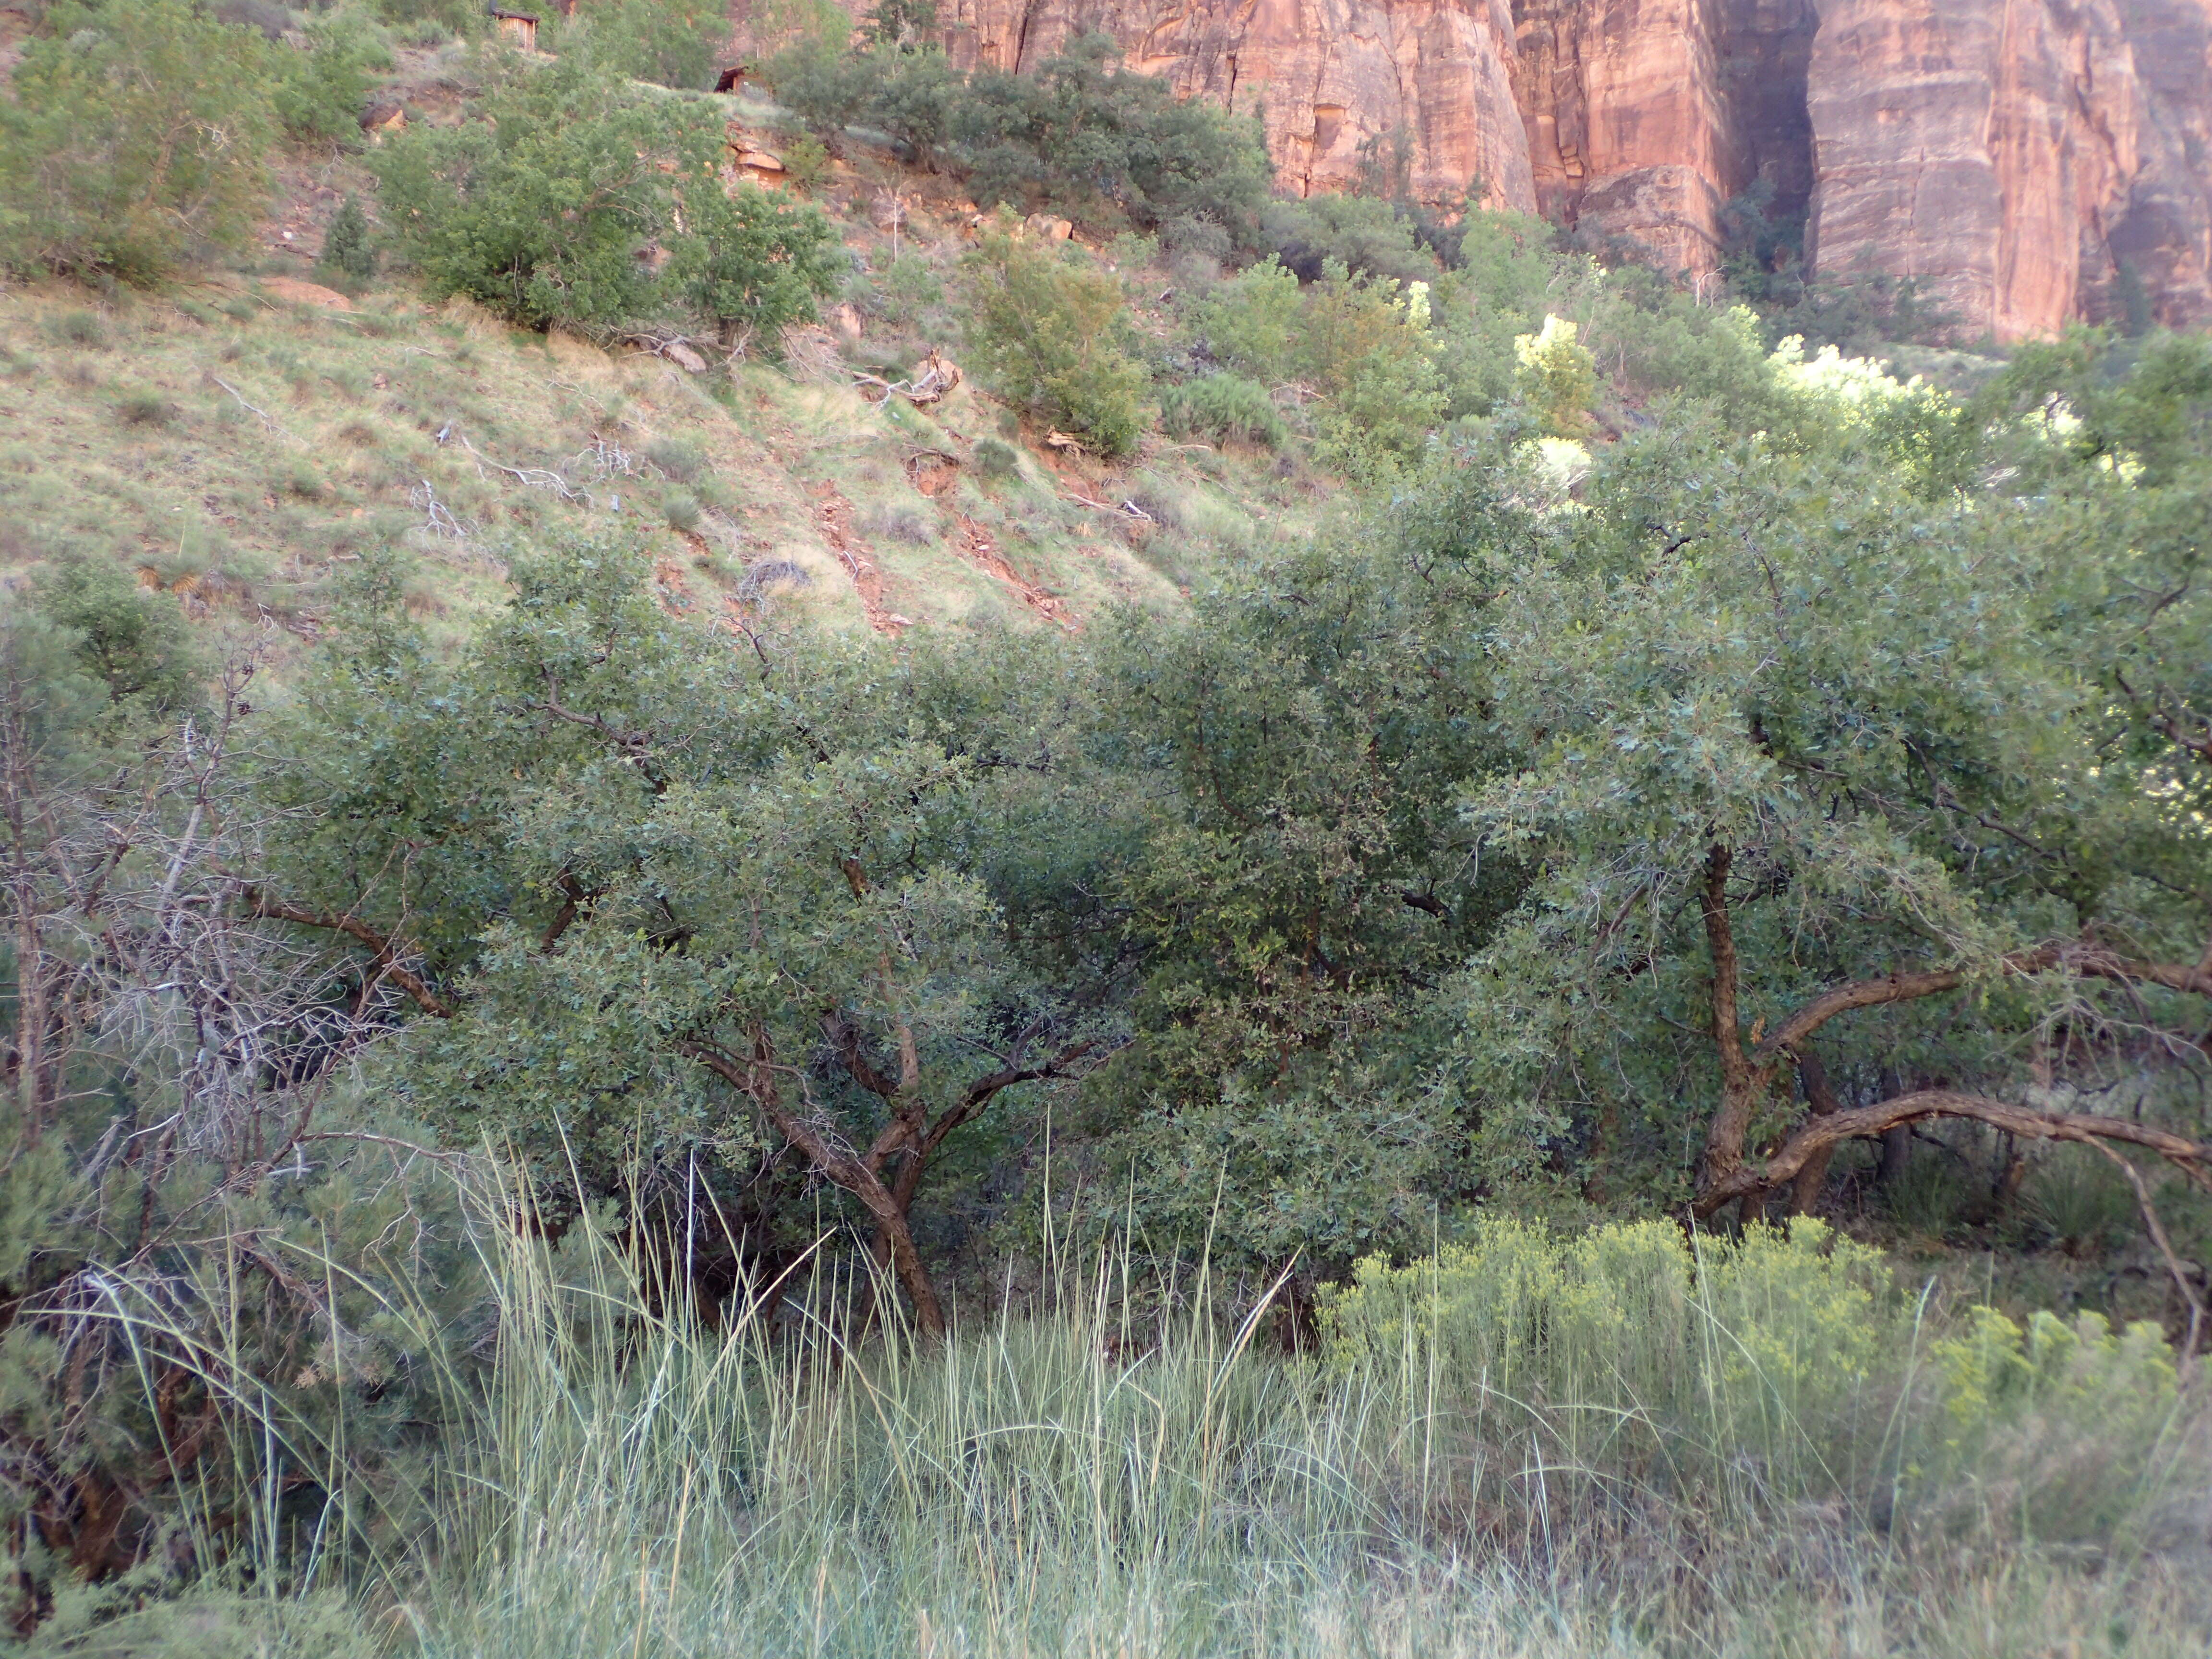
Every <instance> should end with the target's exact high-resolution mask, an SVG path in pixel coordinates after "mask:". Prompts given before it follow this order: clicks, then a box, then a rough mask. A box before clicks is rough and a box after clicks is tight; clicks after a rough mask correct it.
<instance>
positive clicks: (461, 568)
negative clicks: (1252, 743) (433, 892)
mask: <svg viewBox="0 0 2212 1659" xmlns="http://www.w3.org/2000/svg"><path fill="white" fill-rule="evenodd" d="M408 57H409V59H410V61H409V63H408V64H406V65H405V66H404V70H403V73H402V75H401V76H399V77H398V78H397V81H396V83H395V84H396V87H397V89H398V91H399V92H400V94H402V95H404V97H405V98H406V100H407V101H408V103H409V106H410V110H412V111H413V112H415V114H416V118H434V119H435V118H451V117H452V113H453V109H454V108H455V107H456V106H457V94H456V92H455V89H454V88H453V84H452V78H451V77H452V73H453V64H452V61H451V59H450V58H445V59H441V58H437V57H435V55H432V54H425V53H410V54H408ZM910 183H911V181H905V180H901V179H898V178H897V177H896V174H895V173H893V172H892V171H891V170H890V168H889V167H888V166H887V165H885V164H880V163H878V164H874V165H873V166H872V167H866V169H865V170H863V171H856V170H855V169H854V168H853V167H846V166H843V165H842V164H841V165H840V167H838V168H837V169H836V173H835V175H834V176H833V177H832V178H830V179H827V180H825V181H824V182H823V185H822V187H821V188H820V190H819V191H818V192H817V198H818V199H819V200H820V201H821V203H822V204H823V206H824V207H825V208H827V209H828V210H829V211H831V212H832V213H833V214H836V215H837V216H839V218H840V222H841V228H842V231H843V232H844V233H845V234H846V237H847V240H848V245H850V246H852V248H853V250H854V253H855V254H856V256H857V257H858V258H859V259H860V262H861V264H862V267H863V269H864V270H869V269H872V270H878V271H880V270H882V269H883V268H884V265H885V264H888V263H889V261H890V258H891V237H890V234H889V233H888V232H885V231H884V230H880V229H878V228H877V227H876V226H875V225H874V224H872V222H870V220H869V212H870V209H871V204H872V201H873V200H874V198H875V197H877V196H878V194H879V193H880V191H882V189H883V188H884V186H885V185H906V184H910ZM279 185H280V188H279V191H278V195H277V199H276V203H275V204H274V209H273V211H272V214H271V216H270V221H269V222H268V224H267V225H266V226H265V227H264V230H263V232H262V234H261V235H260V236H259V237H258V239H257V241H258V246H257V247H256V248H255V249H254V250H253V251H252V255H251V256H250V261H249V263H247V264H246V266H245V268H242V269H238V270H216V271H209V272H204V273H202V274H201V276H200V277H199V278H198V280H197V281H195V282H192V283H189V284H185V285H183V286H181V287H179V288H178V289H175V290H173V291H172V292H170V293H167V294H164V295H150V296H142V295H129V294H119V295H112V296H106V297H104V298H103V297H102V296H100V295H94V294H93V293H90V292H88V291H87V290H85V289H81V288H77V287H75V286H72V285H68V284H62V283H53V284H45V285H33V286H17V287H15V288H13V289H9V290H6V291H4V292H0V342H5V343H6V345H5V346H4V347H0V352H4V356H0V431H4V433H5V436H4V437H0V495H4V498H5V500H6V501H7V504H8V507H7V512H6V514H5V518H4V520H0V580H8V581H16V580H21V577H22V575H23V574H24V573H25V572H26V571H27V569H28V568H31V567H33V566H34V565H36V564H37V563H38V562H40V561H42V560H44V559H47V558H50V557H52V556H55V555H57V554H58V553H61V552H64V551H66V550H82V551H85V552H89V553H97V554H100V555H103V556H112V557H115V558H118V559H121V560H123V561H125V562H128V563H129V564H130V565H131V566H132V567H133V568H135V569H137V571H138V572H139V573H140V575H141V580H143V581H145V582H147V583H149V584H155V583H158V584H159V585H160V586H163V587H164V588H167V589H168V590H170V591H173V592H176V593H177V594H178V595H179V599H180V601H181V602H182V603H183V604H184V605H185V607H186V608H187V610H188V611H190V612H191V613H192V614H193V615H195V616H199V617H209V618H210V619H214V620H220V619H222V618H225V617H244V618H248V619H255V618H266V619H267V620H269V621H270V622H272V623H276V625H278V626H280V627H283V628H285V629H289V630H291V631H292V632H294V633H295V634H296V635H300V636H301V637H302V638H308V637H313V635H314V634H315V633H316V632H317V631H318V630H319V627H320V625H321V622H322V619H323V617H325V613H326V611H327V608H328V605H329V602H330V599H331V576H332V574H333V572H334V570H335V569H336V568H337V566H338V565H339V564H341V563H342V562H343V561H346V560H348V559H349V558H352V557H356V556H358V554H359V552H360V551H361V550H362V549H363V548H364V547H367V546H370V545H372V544H377V543H380V542H385V541H393V542H397V543H398V544H401V545H403V546H405V547H406V548H408V549H410V550H411V551H412V552H413V553H414V554H415V555H416V561H417V563H416V571H415V574H414V575H413V577H412V579H411V581H410V602H411V603H412V605H414V606H415V607H416V609H417V610H418V611H420V612H421V613H422V614H423V615H425V616H428V617H439V618H444V619H446V621H447V623H449V624H450V626H451V627H452V628H453V629H454V630H455V631H456V632H458V631H459V630H463V629H465V628H466V627H467V626H468V625H469V622H470V618H471V617H472V616H474V615H476V614H478V613H480V612H481V611H483V609H484V608H485V607H486V606H488V605H490V604H492V603H494V602H495V599H496V597H497V595H498V593H499V592H500V589H501V568H502V566H501V556H502V554H503V552H504V551H505V550H507V548H509V547H510V546H513V545H515V544H528V543H530V542H532V541H534V540H538V539H541V538H546V537H549V536H552V535H556V534H559V533H561V532H563V531H565V530H571V529H576V528H580V527H582V526H585V525H586V524H587V523H596V524H599V525H602V526H605V525H610V524H613V523H617V522H619V523H623V524H626V525H629V526H634V527H636V528H638V529H641V530H642V531H643V532H645V533H647V534H648V535H649V536H651V537H653V538H655V539H656V541H657V542H658V544H659V546H660V548H661V550H662V551H663V553H664V555H665V556H664V557H663V558H662V559H661V561H660V574H661V580H662V582H663V585H664V587H665V591H666V592H667V595H668V598H669V600H670V602H671V604H672V605H677V606H678V607H681V608H686V609H701V610H704V611H707V612H708V613H717V612H726V611H744V610H745V609H748V608H750V607H752V606H755V605H758V604H760V603H763V602H766V603H769V604H771V605H776V606H779V607H781V608H783V609H784V610H785V612H786V614H789V612H790V611H791V610H792V609H793V608H798V609H803V610H804V611H809V612H811V613H813V614H815V615H816V616H817V617H818V618H819V619H820V620H821V621H823V622H824V623H828V624H829V625H830V626H833V627H848V628H861V627H866V626H868V625H869V624H870V623H871V621H873V622H874V623H876V625H877V626H878V628H879V629H893V630H895V629H896V628H897V627H898V626H899V625H900V620H901V619H903V620H906V621H911V622H915V623H997V622H1011V623H1017V624H1020V623H1031V624H1035V625H1046V626H1052V625H1057V626H1069V627H1078V628H1079V627H1080V626H1081V625H1082V623H1083V620H1084V619H1085V617H1090V616H1092V615H1095V614H1097V612H1098V611H1101V610H1103V609H1104V608H1106V607H1109V606H1110V605H1115V604H1116V603H1121V602H1129V603H1135V604H1138V605H1147V606H1156V607H1157V606H1172V605H1175V604H1176V603H1177V602H1178V592H1179V590H1182V589H1186V588H1187V587H1188V585H1189V584H1191V583H1192V582H1194V581H1199V580H1205V579H1206V577H1207V576H1209V575H1212V574H1219V573H1221V572H1223V571H1225V570H1226V569H1228V568H1231V567H1233V566H1234V565H1235V564H1236V563H1237V562H1240V561H1242V560H1243V558H1245V557H1246V556H1248V555H1249V554H1250V553H1251V551H1252V550H1254V549H1255V547H1256V546H1260V545H1263V544H1276V543H1279V541H1280V540H1282V539H1283V538H1286V537H1290V536H1294V535H1297V534H1301V533H1304V532H1306V531H1308V530H1310V528H1312V527H1313V526H1315V525H1316V523H1317V522H1318V521H1319V520H1321V519H1322V518H1323V517H1325V516H1326V515H1328V513H1331V512H1333V511H1334V510H1335V509H1334V505H1333V496H1332V493H1331V492H1330V490H1329V489H1328V486H1327V485H1326V483H1324V482H1322V481H1320V480H1316V479H1313V478H1311V477H1305V476H1303V475H1297V474H1294V475H1293V476H1291V477H1279V476H1278V474H1277V470H1276V467H1275V465H1274V459H1273V457H1272V456H1268V455H1266V454H1264V453H1257V452H1255V453H1250V454H1245V455H1229V454H1223V453H1216V452H1213V451H1210V450H1206V449H1203V448H1200V447H1176V446H1171V445H1167V444H1165V443H1164V442H1160V443H1158V444H1156V445H1155V446H1154V447H1153V449H1152V453H1150V454H1149V455H1148V456H1146V457H1139V459H1137V460H1135V461H1134V462H1133V463H1132V464H1131V465H1127V466H1121V467H1108V466H1104V465H1100V464H1097V463H1096V462H1092V461H1087V460H1085V459H1073V460H1068V461H1057V460H1055V459H1050V452H1049V451H1047V450H1045V449H1044V448H1042V447H1041V446H1036V445H1034V444H1033V443H1032V442H1030V441H1026V440H1025V439H1024V435H1021V434H1020V432H1019V430H1018V428H1017V427H1016V426H1015V423H1014V422H1012V418H1011V417H1010V416H1008V415H1007V414H1006V411H1004V410H1001V409H1000V408H999V406H998V405H997V404H994V403H993V402H992V401H991V400H990V399H989V398H987V397H986V396H984V395H983V394H982V393H981V392H980V390H979V389H977V388H975V387H974V386H962V387H961V388H960V389H959V390H958V391H957V392H954V393H953V394H952V395H951V397H950V398H946V399H945V401H944V402H943V403H942V404H939V405H937V406H936V407H935V408H933V409H932V410H928V411H927V412H923V411H921V410H915V409H912V408H910V407H908V406H907V405H906V404H903V403H902V402H901V401H899V400H896V399H894V400H893V401H892V403H891V404H890V405H889V406H888V407H878V406H876V405H873V404H870V403H869V402H867V401H866V399H865V398H863V397H862V396H861V395H860V392H858V391H856V390H855V389H854V387H853V386H852V385H851V383H850V380H849V377H848V374H847V372H846V369H847V362H848V360H849V361H850V362H856V363H862V364H866V365H869V366H872V367H876V368H896V367H897V366H899V365H900V364H902V363H904V362H911V361H913V360H914V359H915V358H917V357H918V356H920V355H921V353H922V352H923V351H924V350H926V349H927V348H929V347H931V346H937V347H940V348H941V349H944V350H945V352H946V354H947V355H948V356H952V357H954V358H956V359H957V355H958V351H957V348H958V340H957V325H955V324H954V322H953V321H952V319H951V313H950V312H949V311H948V310H947V308H946V307H945V305H943V304H939V305H936V306H934V307H931V308H930V309H929V310H928V311H927V312H926V313H923V314H922V315H921V316H919V317H917V316H914V315H911V314H909V315H908V316H906V317H905V318H903V319H902V325H901V326H898V327H896V328H894V327H890V326H888V325H885V324H884V322H882V321H881V320H879V319H876V318H869V317H865V316H864V315H863V313H861V312H860V310H858V309H852V310H849V311H848V312H846V313H844V317H845V321H846V324H847V327H846V328H845V329H832V328H828V327H824V328H821V329H817V330H813V331H809V332H808V333H807V335H806V336H805V337H803V338H800V339H798V340H795V341H794V342H793V345H794V347H795V348H796V349H795V350H794V351H793V353H792V354H791V355H790V356H789V357H788V359H787V362H782V363H777V362H770V361H767V360H765V359H764V358H763V356H762V355H760V354H755V356H754V357H753V358H752V360H750V361H748V362H744V363H741V364H739V365H738V366H737V367H735V368H733V369H732V370H731V371H730V372H729V373H727V374H722V373H720V372H714V373H710V374H686V373H684V371H683V370H681V369H680V368H678V367H677V366H676V365H674V364H672V363H671V362H666V361H665V360H663V359H660V358H658V357H653V356H647V355H645V354H642V353H637V352H620V351H617V352H610V351H608V350H605V349H600V348H599V347H597V346H594V345H592V344H589V343H586V342H583V341H581V340H579V339H574V338H572V337H566V336H563V335H560V334H557V333H556V334H554V335H550V336H545V335H538V334H532V333H527V332H524V331H516V330H513V329H510V328H508V327H507V326H506V325H503V324H502V323H501V322H500V321H499V320H498V319H495V318H493V317H491V316H489V315H488V314H487V313H483V312H482V311H481V310H479V309H477V308H476V307H472V306H470V305H468V304H467V303H465V302H461V301H452V302H447V303H444V304H435V303H432V302H430V301H428V300H426V299H425V297H424V296H423V295H422V293H421V292H420V291H419V289H417V287H416V285H415V284H414V283H412V282H411V281H410V280H409V279H407V278H405V277H404V276H400V277H397V278H393V279H390V280H386V281H384V282H380V283H376V284H373V285H371V286H370V287H369V289H368V290H367V291H365V292H359V293H356V295H353V296H352V299H351V301H349V302H348V303H347V304H346V307H345V308H343V309H341V308H338V307H337V306H335V305H332V304H331V303H329V302H327V301H320V302H319V301H317V300H316V298H315V297H314V296H313V295H309V296H307V297H306V298H302V297H301V295H300V292H299V290H298V289H297V287H296V284H297V283H300V282H301V281H305V280H308V279H311V278H312V277H313V276H314V275H315V272H314V270H313V251H316V250H319V247H320V246H321V240H322V234H323V230H324V228H325V226H326V225H327V223H328V221H329V218H330V216H331V214H332V213H333V212H334V211H335V210H336V209H337V204H338V203H339V201H340V200H341V199H343V196H344V195H345V194H346V193H348V192H349V191H353V192H360V193H362V194H364V195H366V193H367V188H368V181H367V179H366V176H365V174H364V173H363V172H362V168H361V167H360V166H359V164H358V162H357V161H353V160H351V159H349V158H336V159H316V158H294V159H293V160H291V161H289V162H288V163H287V164H286V165H285V166H284V167H282V168H280V170H279ZM937 205H938V208H939V212H937V213H934V214H933V212H932V211H931V210H930V207H929V205H928V204H927V203H926V202H925V201H924V200H922V199H921V197H920V195H919V194H918V193H916V194H915V195H914V197H913V199H912V204H911V205H910V206H909V209H908V218H907V221H906V222H905V223H904V225H903V226H902V228H901V231H900V234H899V236H898V239H897V246H898V251H899V252H902V253H903V254H905V255H906V256H907V258H908V267H907V268H908V269H909V270H912V269H914V268H915V264H914V262H915V260H916V259H917V258H918V259H919V261H920V262H921V265H922V266H924V267H926V268H927V270H930V271H931V272H932V273H933V274H934V275H936V276H938V277H939V280H940V281H942V282H943V283H944V284H945V289H947V291H948V292H951V293H952V294H955V295H957V280H958V279H957V270H956V266H957V259H958V257H959V255H960V252H962V250H963V246H964V245H963V243H962V242H961V240H959V237H958V235H957V231H956V230H955V228H954V226H955V224H956V223H957V214H956V213H955V212H954V211H953V210H952V209H953V207H954V206H955V205H957V204H949V203H943V202H940V203H939V204H937ZM1130 276H1131V286H1132V289H1133V290H1136V291H1143V290H1144V289H1147V288H1149V289H1151V290H1152V291H1153V292H1157V291H1158V286H1159V285H1158V283H1155V282H1154V281H1153V276H1154V274H1153V273H1150V272H1132V273H1130ZM333 297H336V296H333ZM864 298H865V295H864ZM854 324H858V325H859V332H858V334H857V336H854V335H853V334H852V333H851V332H850V328H851V325H854ZM994 435H1002V436H1003V437H1004V438H1006V439H1007V440H1011V441H1012V442H1013V444H1014V446H1015V447H1016V448H1017V451H1018V454H1019V464H1018V471H1016V472H1015V474H1014V475H1013V476H1012V477H1006V476H1001V477H998V478H996V479H994V480H985V479H984V478H982V477H981V476H979V472H978V469H977V468H976V467H975V465H974V462H975V446H976V443H977V441H979V440H981V439H986V438H990V437H993V436H994ZM1035 436H1036V435H1029V437H1030V438H1031V439H1033V438H1034V437H1035ZM948 461H949V462H951V463H954V464H956V465H953V466H951V467H950V468H948V467H947V466H946V465H945V463H946V462H948ZM502 468H514V469H520V470H521V474H522V475H523V476H518V475H517V474H516V473H514V472H509V471H502V470H501V469H502ZM917 483H920V484H921V485H922V486H925V487H926V488H927V493H925V489H924V488H918V487H917ZM678 496H689V497H690V498H692V499H693V500H694V501H696V502H697V503H698V504H699V506H700V508H701V512H700V513H699V516H698V518H697V520H696V526H695V527H694V528H692V529H691V530H690V532H689V533H683V532H678V530H676V529H674V528H671V526H670V524H669V521H668V520H669V516H670V515H669V512H668V502H669V501H670V498H671V497H678ZM434 500H435V503H436V510H434V508H433V507H432V502H433V501H434ZM1085 501H1089V502H1092V503H1101V504H1103V507H1102V506H1094V505H1086V504H1085ZM1125 501H1137V502H1141V503H1143V504H1144V506H1145V507H1148V508H1149V509H1150V515H1151V516H1150V519H1149V520H1147V519H1145V518H1139V517H1138V516H1136V515H1134V514H1133V513H1129V512H1127V511H1126V510H1123V508H1122V505H1121V504H1122V503H1123V502H1125ZM445 515H450V517H447V516H445ZM682 516H684V515H682V514H681V513H680V512H679V517H682ZM457 526H458V528H459V532H460V533H458V534H456V533H455V529H456V527H457ZM871 572H873V573H874V574H873V576H872V575H871ZM864 588H865V589H866V590H867V593H866V598H865V599H864V594H863V592H862V590H863V589H864ZM871 601H872V602H871Z"/></svg>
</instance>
